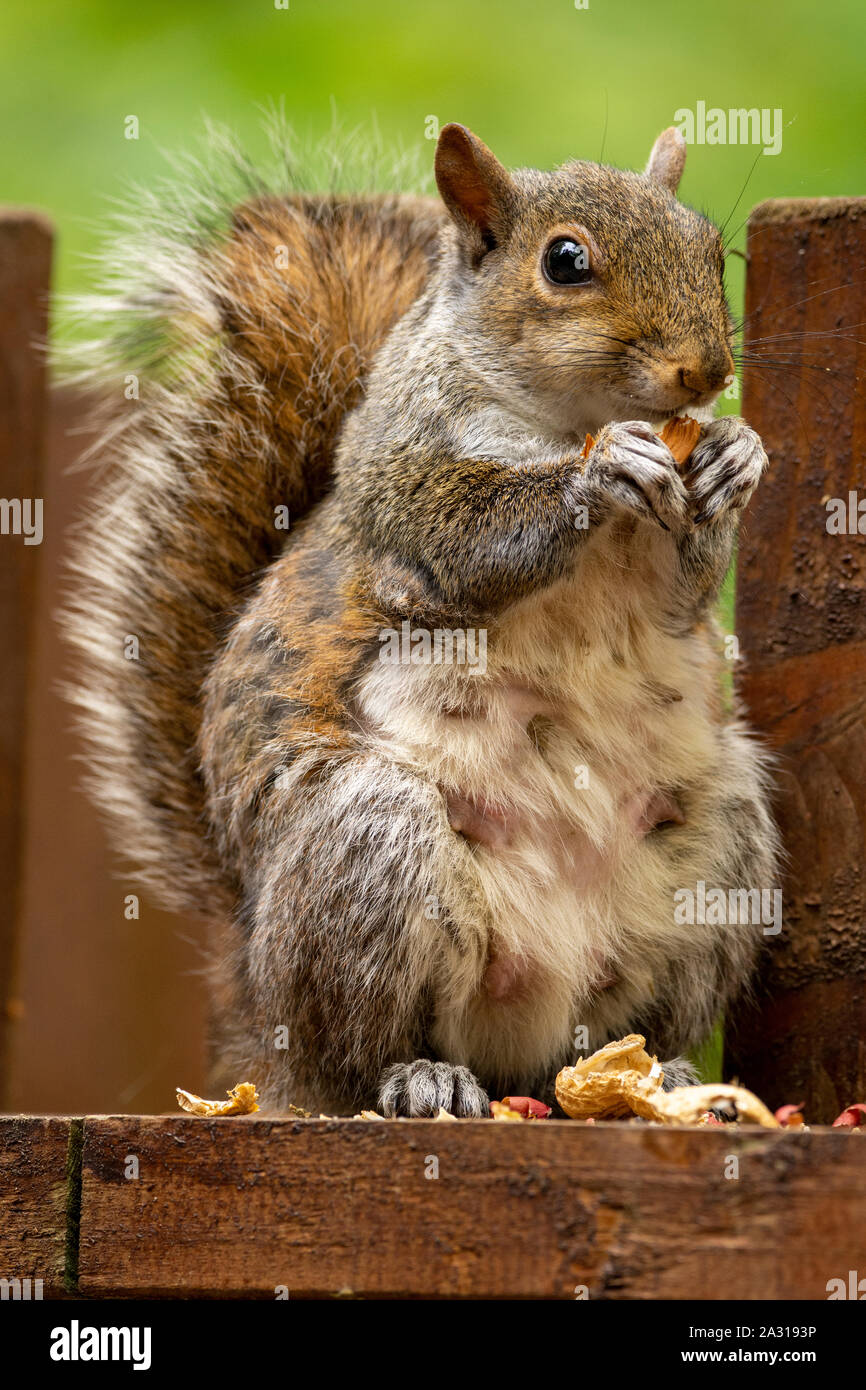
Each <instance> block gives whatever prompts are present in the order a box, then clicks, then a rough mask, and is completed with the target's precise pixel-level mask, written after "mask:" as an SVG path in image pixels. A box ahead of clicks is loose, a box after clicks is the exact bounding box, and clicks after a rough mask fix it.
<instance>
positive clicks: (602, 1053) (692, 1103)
mask: <svg viewBox="0 0 866 1390" xmlns="http://www.w3.org/2000/svg"><path fill="white" fill-rule="evenodd" d="M644 1042H645V1039H644V1038H642V1037H641V1036H640V1035H639V1034H637V1033H630V1034H629V1036H628V1037H626V1038H622V1039H621V1040H620V1041H619V1042H614V1043H608V1044H607V1046H606V1047H602V1048H600V1049H599V1051H598V1052H595V1053H593V1055H592V1056H591V1057H587V1058H586V1059H585V1060H584V1058H582V1057H581V1058H580V1059H579V1060H578V1062H577V1063H576V1065H575V1066H573V1067H563V1069H562V1071H561V1072H560V1073H559V1075H558V1076H557V1078H556V1099H557V1101H558V1102H559V1104H560V1105H561V1106H562V1108H563V1110H564V1111H565V1113H566V1115H570V1116H571V1118H572V1119H574V1120H587V1119H589V1118H591V1117H593V1118H595V1117H598V1118H599V1119H608V1120H613V1119H617V1118H620V1117H622V1116H625V1115H631V1114H634V1115H639V1116H640V1118H641V1119H643V1120H652V1121H654V1122H655V1123H656V1124H662V1125H690V1124H699V1123H702V1122H703V1123H706V1121H705V1120H704V1119H703V1117H704V1116H705V1115H706V1113H707V1111H709V1110H717V1109H723V1110H728V1109H730V1110H733V1113H734V1117H735V1118H736V1119H738V1120H743V1121H745V1122H746V1123H749V1122H751V1123H752V1124H759V1125H763V1126H764V1127H765V1128H766V1129H779V1128H780V1126H779V1121H778V1120H777V1119H775V1118H774V1116H773V1115H771V1113H770V1111H769V1110H768V1109H767V1107H766V1106H765V1105H764V1104H763V1103H762V1102H761V1101H760V1100H758V1097H757V1096H755V1095H753V1094H752V1092H751V1091H747V1090H746V1089H745V1088H744V1087H742V1086H722V1085H710V1086H677V1087H675V1088H674V1090H672V1091H664V1090H662V1083H663V1081H664V1072H663V1071H662V1069H661V1067H660V1066H659V1064H658V1061H657V1060H656V1058H655V1057H649V1056H648V1055H647V1053H646V1051H645V1049H644Z"/></svg>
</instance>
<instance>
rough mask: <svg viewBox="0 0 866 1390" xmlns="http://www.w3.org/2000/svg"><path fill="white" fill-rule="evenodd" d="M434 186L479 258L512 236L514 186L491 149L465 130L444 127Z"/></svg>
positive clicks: (437, 149) (437, 155) (449, 126)
mask: <svg viewBox="0 0 866 1390" xmlns="http://www.w3.org/2000/svg"><path fill="white" fill-rule="evenodd" d="M435 170H436V184H437V187H438V189H439V192H440V193H441V195H442V201H443V202H444V204H445V206H446V207H447V209H448V211H449V212H450V214H451V216H452V218H453V219H454V221H455V222H456V223H457V227H458V229H459V230H460V232H461V233H462V235H463V238H464V240H465V241H466V242H467V243H468V245H469V248H470V250H471V251H472V252H473V254H474V255H475V256H477V257H481V256H483V255H484V252H485V251H491V250H492V249H493V247H494V246H497V245H498V244H499V243H500V242H501V241H502V240H503V239H504V238H505V237H506V236H507V234H508V228H509V224H510V221H511V211H512V206H513V200H514V191H515V190H514V184H513V182H512V179H511V176H510V174H509V173H508V171H507V169H504V168H503V167H502V165H501V164H500V163H499V160H498V159H497V158H496V156H495V155H494V154H492V153H491V151H490V150H488V148H487V146H486V145H485V144H484V143H483V142H482V141H481V140H479V139H478V136H477V135H473V134H472V131H471V130H467V129H466V127H465V126H462V125H456V124H454V123H453V122H452V123H451V124H450V125H446V126H443V127H442V130H441V132H440V135H439V143H438V144H437V146H436V160H435Z"/></svg>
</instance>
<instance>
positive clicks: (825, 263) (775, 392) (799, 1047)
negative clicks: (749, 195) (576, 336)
mask: <svg viewBox="0 0 866 1390" xmlns="http://www.w3.org/2000/svg"><path fill="white" fill-rule="evenodd" d="M748 255H749V266H748V274H747V288H746V334H745V339H746V347H747V349H748V350H749V352H750V354H753V355H754V360H753V362H752V364H751V365H747V366H746V370H745V393H744V403H743V404H744V414H745V416H746V418H747V419H748V420H749V421H750V423H751V424H753V425H754V426H755V428H756V429H757V430H758V431H759V432H760V434H761V435H762V436H763V439H764V443H765V445H766V448H767V452H768V454H769V457H770V464H771V468H770V472H769V475H768V477H767V478H766V479H765V480H764V482H763V483H762V485H761V487H760V488H759V489H758V491H757V493H756V494H755V497H754V499H753V501H752V504H751V505H750V507H749V510H748V512H747V513H746V515H745V518H744V521H743V526H742V530H741V537H740V547H739V557H738V570H737V609H736V612H737V617H736V631H737V635H738V637H739V639H740V642H741V649H742V651H743V654H744V656H745V659H746V660H745V666H744V668H743V672H742V675H741V677H740V680H739V689H740V693H741V694H742V696H743V698H744V700H745V703H746V705H747V708H748V710H749V713H750V717H751V720H752V723H753V724H754V725H755V726H756V727H757V729H758V730H759V731H760V732H761V734H762V735H763V736H764V738H765V740H766V741H767V742H768V743H769V745H770V746H771V748H772V749H773V750H774V751H775V752H776V753H778V754H779V756H780V764H779V776H778V797H777V814H778V821H779V825H780V829H781V831H782V837H783V841H784V844H785V848H786V851H787V854H788V856H789V864H788V868H787V872H786V874H785V878H784V883H783V894H784V897H783V904H784V917H785V929H784V933H783V935H782V936H781V937H779V938H776V939H774V940H770V941H769V942H768V944H767V947H766V950H765V953H764V960H763V962H762V965H761V968H760V974H759V986H758V996H757V1007H753V1008H749V1009H742V1010H740V1012H739V1013H738V1015H737V1016H736V1017H735V1018H734V1020H733V1021H732V1026H731V1029H730V1034H729V1038H728V1067H729V1069H730V1070H733V1071H736V1072H738V1073H739V1075H740V1077H741V1078H742V1079H743V1081H744V1082H745V1084H746V1085H748V1086H751V1087H752V1089H754V1090H755V1091H757V1093H758V1094H759V1095H760V1096H761V1097H762V1098H763V1099H764V1100H765V1101H766V1102H767V1103H768V1104H769V1105H771V1106H773V1107H775V1106H778V1105H780V1104H783V1103H785V1102H789V1101H790V1102H795V1101H804V1102H805V1103H806V1113H807V1114H808V1115H809V1116H810V1118H811V1119H812V1120H814V1121H825V1122H826V1121H830V1120H832V1119H833V1118H834V1117H835V1115H836V1114H838V1113H839V1111H840V1110H842V1109H843V1108H844V1106H846V1105H847V1104H849V1103H850V1102H851V1101H854V1100H864V1099H866V534H860V533H859V532H855V533H854V534H843V535H834V534H830V533H829V532H828V530H827V519H828V511H827V507H826V499H827V498H840V499H845V500H846V501H847V500H848V497H849V493H850V492H851V491H854V492H855V493H857V495H858V497H859V498H861V499H864V500H866V389H864V387H866V333H864V330H863V324H864V322H866V198H833V199H829V198H827V199H823V198H817V199H794V200H784V201H783V200H779V201H774V202H769V203H764V204H762V205H761V206H760V207H758V208H756V209H755V210H754V211H753V213H752V216H751V218H750V221H749V235H748ZM762 360H764V361H765V363H769V364H770V365H766V364H765V365H762ZM863 529H864V532H866V516H864V520H863Z"/></svg>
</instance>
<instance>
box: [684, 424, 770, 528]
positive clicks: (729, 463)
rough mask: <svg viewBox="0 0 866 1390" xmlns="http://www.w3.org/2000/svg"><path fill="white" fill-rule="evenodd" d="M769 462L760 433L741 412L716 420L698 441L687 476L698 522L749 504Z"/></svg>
mask: <svg viewBox="0 0 866 1390" xmlns="http://www.w3.org/2000/svg"><path fill="white" fill-rule="evenodd" d="M766 466H767V455H766V454H765V452H764V446H763V444H762V443H761V440H760V436H759V435H757V434H756V433H755V431H754V430H753V429H751V428H750V426H749V425H747V424H746V422H745V420H741V419H740V418H739V416H737V415H726V416H724V417H723V418H722V419H721V420H714V421H713V423H712V424H711V425H709V426H708V427H707V429H706V432H705V433H704V436H703V438H702V439H701V440H700V442H699V443H698V444H697V445H696V447H695V450H694V453H693V454H692V456H691V459H690V460H689V472H688V477H687V479H686V481H687V484H688V487H689V493H690V495H691V501H692V520H693V521H694V524H695V525H696V526H701V525H704V524H705V523H706V522H709V521H716V520H718V519H719V518H720V517H722V516H724V515H725V514H726V513H727V512H729V511H737V510H739V508H741V507H745V505H746V503H747V502H748V500H749V498H750V497H751V495H752V493H753V492H754V490H755V488H756V487H757V485H758V483H759V482H760V479H761V474H762V473H763V471H764V469H765V468H766Z"/></svg>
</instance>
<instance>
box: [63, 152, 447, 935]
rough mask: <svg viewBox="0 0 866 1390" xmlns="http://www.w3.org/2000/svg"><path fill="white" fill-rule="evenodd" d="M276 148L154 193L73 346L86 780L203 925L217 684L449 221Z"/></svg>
mask: <svg viewBox="0 0 866 1390" xmlns="http://www.w3.org/2000/svg"><path fill="white" fill-rule="evenodd" d="M217 144H219V142H217ZM279 153H280V155H281V159H280V161H279V163H280V168H279V171H278V173H277V176H276V178H274V177H273V176H272V177H271V179H270V181H269V182H266V181H264V180H262V179H259V178H258V177H257V176H255V175H254V174H253V173H252V171H251V169H250V167H249V165H248V164H247V163H246V162H245V161H244V160H243V159H241V158H240V157H239V156H238V155H237V154H236V152H235V151H234V150H233V149H232V148H231V147H230V146H228V145H225V144H224V145H223V147H222V148H217V149H216V151H215V153H214V151H213V147H212V149H211V155H210V156H209V159H210V164H209V165H205V166H201V165H197V166H196V167H195V169H194V170H192V172H190V170H189V169H182V170H181V176H180V178H179V179H176V180H175V181H174V183H173V185H172V186H171V187H169V188H167V189H165V190H163V191H162V193H161V194H159V195H148V197H147V198H146V199H145V203H146V206H145V207H144V210H143V215H142V213H141V212H140V211H139V210H138V209H137V210H136V212H135V215H134V217H130V216H128V215H127V216H126V218H125V224H126V234H125V235H122V236H121V238H119V239H118V241H117V243H116V245H115V246H114V249H113V251H112V253H111V256H110V258H109V259H107V260H106V265H107V266H108V273H107V277H106V278H107V285H106V288H105V292H104V293H102V294H99V295H95V296H93V297H91V298H88V299H84V300H79V301H78V303H77V312H78V317H79V318H83V319H84V320H85V321H86V323H87V324H88V325H91V324H93V325H95V326H96V328H97V329H98V331H99V332H100V334H101V336H100V337H99V339H98V340H96V341H94V342H92V343H89V344H85V345H84V346H83V347H82V346H81V344H80V343H79V344H78V345H77V347H76V346H73V348H72V351H73V353H74V356H75V357H76V358H77V359H78V361H79V362H81V360H82V359H83V361H84V366H85V370H84V372H83V373H82V376H83V377H86V378H88V379H89V381H90V383H91V384H92V385H93V386H94V387H95V388H96V389H98V392H99V399H100V405H99V416H100V419H99V429H100V433H99V439H98V443H97V444H96V445H94V446H93V448H92V449H90V450H89V452H88V456H89V457H92V458H93V459H95V460H96V462H97V463H98V464H99V466H100V468H101V469H102V470H103V476H102V478H101V479H100V482H99V485H98V486H97V488H96V492H95V499H94V501H93V503H92V505H91V507H90V510H89V512H88V514H87V515H86V517H85V518H84V519H83V521H82V522H81V523H80V525H79V526H78V527H77V528H76V536H75V540H74V546H73V555H72V569H73V580H72V584H71V588H70V594H69V598H68V601H67V604H66V608H65V614H64V619H65V623H66V626H67V629H68V632H69V635H70V638H71V640H72V642H73V644H74V645H75V647H76V648H77V651H78V656H79V660H78V662H77V667H76V672H75V677H74V684H73V685H72V687H71V695H72V698H73V700H74V701H75V703H76V704H77V706H78V708H79V710H80V712H81V722H82V725H83V728H84V732H85V734H86V738H87V742H88V747H89V752H90V765H91V770H92V776H91V778H90V782H91V785H92V789H93V791H94V793H95V796H96V799H97V801H98V803H99V804H100V806H101V807H102V808H103V809H104V811H105V812H106V813H107V814H108V816H109V819H110V821H111V823H112V829H113V831H114V836H115V839H116V841H117V843H118V846H119V848H120V849H121V850H122V851H123V852H124V854H125V855H126V856H127V857H128V858H129V859H130V860H132V861H134V862H135V864H136V866H137V868H138V870H139V873H140V876H141V877H142V878H143V879H144V880H145V881H146V882H147V883H148V884H149V885H150V886H151V887H152V888H154V889H155V890H156V893H157V896H158V898H159V900H160V901H161V902H162V903H163V904H164V905H166V906H169V907H172V908H183V909H187V910H189V909H192V910H193V911H197V912H205V913H208V914H210V913H211V912H213V911H217V912H220V913H221V912H222V911H224V910H225V909H226V908H227V907H228V906H229V904H230V903H231V900H232V898H233V897H234V885H233V884H231V883H230V882H227V881H226V877H225V871H224V870H223V869H222V868H221V866H220V865H219V864H218V863H217V861H216V857H215V855H214V853H213V850H212V848H211V846H210V843H209V840H208V834H207V829H206V822H205V815H204V798H203V791H202V783H201V779H200V775H199V769H198V755H197V741H198V734H199V723H200V718H201V686H202V681H203V678H204V676H205V674H206V672H207V669H208V667H209V665H210V663H211V661H212V659H213V656H214V654H215V652H216V650H217V649H218V647H219V644H220V643H221V641H222V640H223V638H224V636H225V634H226V632H227V630H228V626H229V623H230V621H231V618H232V615H233V614H234V613H235V612H236V611H237V609H238V607H239V605H240V603H241V602H242V601H243V599H244V597H245V595H246V594H247V593H248V592H249V591H250V589H251V587H252V586H253V585H254V584H255V582H256V579H257V577H258V576H259V574H260V573H261V571H262V568H263V567H264V566H266V565H267V564H268V562H269V560H270V559H271V558H272V557H273V556H274V554H275V553H276V552H278V551H279V550H280V549H281V547H282V545H283V544H284V543H285V540H286V535H285V529H281V522H284V520H285V514H284V513H281V512H278V510H277V509H279V508H287V509H288V513H289V516H290V519H291V522H292V523H294V521H296V520H297V518H298V517H299V516H300V515H301V514H302V513H304V512H305V511H307V510H308V509H309V508H310V507H311V506H312V505H313V504H314V503H315V502H316V500H317V499H318V498H319V497H321V496H322V494H323V493H324V492H325V490H326V489H327V487H328V481H329V476H330V470H331V461H332V454H333V448H334V442H335V438H336V436H337V433H338V431H339V428H340V424H341V421H342V420H343V417H344V415H345V413H346V411H347V410H348V409H349V408H350V407H351V406H352V405H353V404H354V403H355V401H356V400H357V398H358V396H359V393H360V391H361V389H362V383H363V379H364V375H365V372H366V371H367V369H368V367H369V364H370V360H371V357H372V355H373V354H374V353H375V351H376V349H377V347H378V346H379V344H380V343H381V341H382V339H383V337H384V335H385V334H386V332H387V331H388V329H389V328H390V326H391V325H392V324H393V323H394V322H395V321H396V319H397V318H398V317H399V316H400V315H401V314H402V313H403V312H404V311H405V309H407V308H408V306H409V305H410V303H411V302H412V301H413V300H414V299H415V298H416V297H417V295H418V293H419V292H420V290H421V288H422V287H423V285H424V283H425V281H426V278H427V275H428V273H429V267H430V261H431V257H432V256H433V255H434V247H435V242H436V237H437V232H438V228H439V226H440V220H441V219H440V213H439V210H438V207H437V205H436V204H435V203H434V202H432V200H428V199H425V198H417V197H409V196H401V195H398V194H384V195H376V196H372V195H371V196H361V195H356V194H353V195H343V194H329V195H321V196H315V197H312V196H307V195H306V194H304V193H302V192H301V191H300V185H301V181H302V179H303V175H300V174H298V173H297V171H296V170H295V169H294V167H293V164H292V161H291V159H290V158H288V157H287V156H286V157H284V156H285V144H284V143H282V144H281V146H280V150H279ZM349 158H350V159H351V154H350V156H349ZM226 176H228V177H226ZM67 355H68V351H67Z"/></svg>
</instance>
